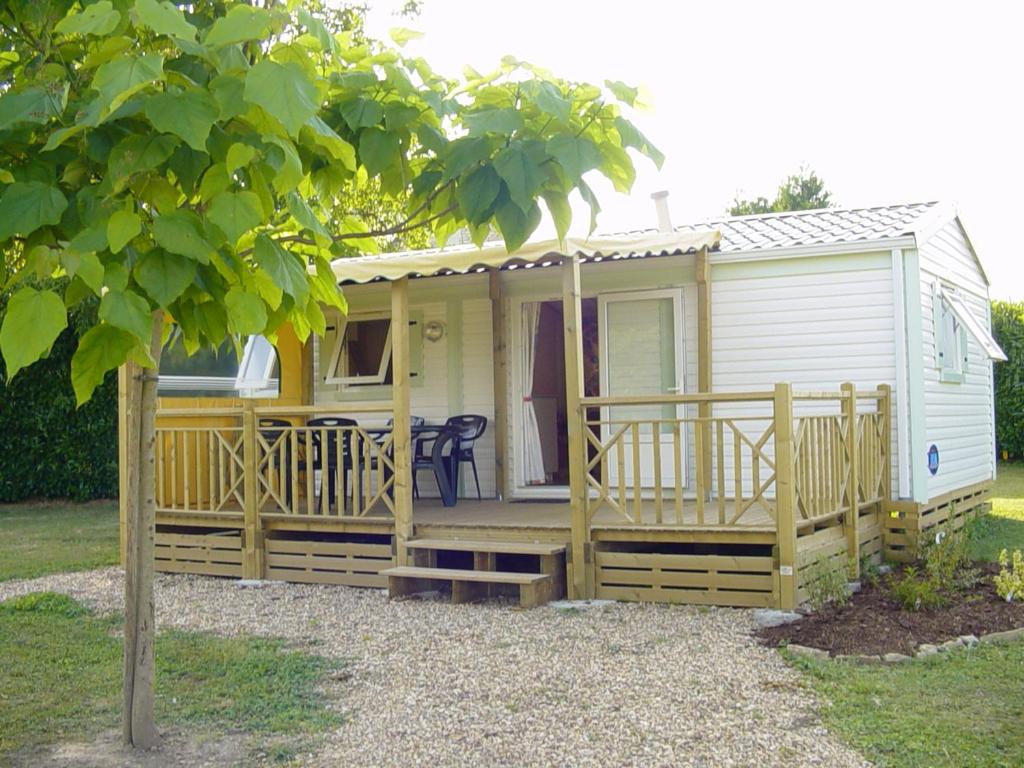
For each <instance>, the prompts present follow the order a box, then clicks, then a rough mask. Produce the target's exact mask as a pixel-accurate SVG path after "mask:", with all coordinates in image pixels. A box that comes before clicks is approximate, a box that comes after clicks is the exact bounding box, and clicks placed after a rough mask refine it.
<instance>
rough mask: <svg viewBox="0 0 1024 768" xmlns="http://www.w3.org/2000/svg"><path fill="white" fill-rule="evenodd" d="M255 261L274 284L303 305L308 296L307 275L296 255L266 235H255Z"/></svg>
mask: <svg viewBox="0 0 1024 768" xmlns="http://www.w3.org/2000/svg"><path fill="white" fill-rule="evenodd" d="M254 256H255V259H256V263H257V264H258V265H259V266H260V268H261V269H263V270H265V271H266V273H267V274H268V275H270V278H271V280H273V281H274V284H275V285H276V286H277V287H278V288H280V289H281V290H282V291H284V292H285V293H286V294H287V295H289V296H291V297H292V299H293V300H294V301H295V304H296V305H299V306H304V305H305V303H306V299H307V298H308V297H309V277H308V275H307V274H306V268H305V266H304V265H303V264H302V262H301V261H300V260H299V259H298V258H296V256H295V255H294V254H292V253H290V252H289V251H286V250H285V249H284V248H282V247H281V246H280V245H278V244H277V243H275V242H274V241H273V240H271V239H270V238H269V237H267V236H266V235H258V236H257V237H256V249H255V252H254Z"/></svg>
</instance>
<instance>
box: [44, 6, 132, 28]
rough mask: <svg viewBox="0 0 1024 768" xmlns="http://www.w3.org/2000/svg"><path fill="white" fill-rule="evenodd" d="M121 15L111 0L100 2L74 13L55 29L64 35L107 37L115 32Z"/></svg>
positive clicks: (60, 22)
mask: <svg viewBox="0 0 1024 768" xmlns="http://www.w3.org/2000/svg"><path fill="white" fill-rule="evenodd" d="M119 21H121V14H120V13H118V12H117V11H115V10H114V6H113V4H112V3H111V2H110V0H99V2H96V3H93V4H92V5H87V6H85V7H84V8H83V9H82V10H81V11H78V12H77V13H76V12H74V11H72V12H71V13H69V14H68V15H67V16H65V17H64V18H63V19H61V20H60V21H59V22H57V26H55V27H54V28H53V31H54V32H57V33H59V34H62V35H106V34H109V33H110V32H113V31H114V27H116V26H117V24H118V22H119Z"/></svg>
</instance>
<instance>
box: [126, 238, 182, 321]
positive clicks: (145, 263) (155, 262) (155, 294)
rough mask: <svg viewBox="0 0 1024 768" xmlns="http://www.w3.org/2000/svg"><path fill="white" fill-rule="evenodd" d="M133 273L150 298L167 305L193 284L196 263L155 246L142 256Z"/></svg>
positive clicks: (161, 304) (164, 305)
mask: <svg viewBox="0 0 1024 768" xmlns="http://www.w3.org/2000/svg"><path fill="white" fill-rule="evenodd" d="M133 274H134V275H135V282H137V283H138V284H139V285H140V286H142V290H144V291H145V292H146V293H147V295H148V296H149V298H151V299H152V300H153V301H155V302H156V303H157V305H159V306H161V307H167V306H168V305H169V304H170V303H171V302H172V301H174V300H175V299H176V298H178V297H179V296H181V294H182V293H184V292H185V289H186V288H188V287H189V286H190V285H191V284H192V281H193V280H194V279H195V276H196V263H195V262H194V261H192V260H191V259H187V258H184V257H182V256H177V255H175V254H171V253H167V252H166V251H164V250H161V249H159V248H154V249H153V250H152V251H150V252H149V253H147V254H146V255H145V256H143V257H142V260H141V261H140V262H139V263H138V264H137V265H136V266H135V271H134V273H133Z"/></svg>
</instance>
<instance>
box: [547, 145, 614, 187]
mask: <svg viewBox="0 0 1024 768" xmlns="http://www.w3.org/2000/svg"><path fill="white" fill-rule="evenodd" d="M546 149H547V151H548V154H550V155H551V156H552V157H554V158H555V160H557V161H558V164H559V165H560V166H562V170H563V171H565V175H566V176H568V177H569V179H570V180H571V181H573V182H575V181H576V180H577V179H579V178H580V177H581V176H582V175H583V174H584V173H586V172H587V171H589V170H592V169H594V168H597V167H598V166H599V165H600V164H601V153H600V152H598V151H597V147H596V146H595V145H594V142H592V141H591V140H590V139H586V138H582V137H576V136H570V135H568V134H564V133H563V134H559V135H558V136H554V137H553V138H551V139H550V140H549V141H548V143H547V146H546Z"/></svg>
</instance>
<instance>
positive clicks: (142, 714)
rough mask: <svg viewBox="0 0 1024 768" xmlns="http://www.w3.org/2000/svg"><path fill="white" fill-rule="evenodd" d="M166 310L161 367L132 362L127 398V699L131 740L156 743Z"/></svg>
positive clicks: (154, 343) (158, 332)
mask: <svg viewBox="0 0 1024 768" xmlns="http://www.w3.org/2000/svg"><path fill="white" fill-rule="evenodd" d="M162 330H163V312H162V311H158V312H155V313H154V314H153V337H152V340H151V342H150V354H151V355H152V357H153V360H154V361H156V364H157V367H156V368H153V369H147V368H143V367H141V366H140V365H138V364H137V363H134V362H132V361H129V362H128V363H126V366H127V373H128V375H127V377H126V378H127V385H128V393H127V398H126V403H125V411H126V421H127V430H126V435H125V438H126V440H125V442H126V445H125V470H124V471H125V472H126V474H127V484H126V485H127V496H128V499H127V503H126V505H125V509H126V518H127V519H126V539H127V541H126V549H125V574H124V582H125V583H124V702H123V710H122V726H123V731H124V742H125V744H127V745H129V746H133V747H138V748H140V749H151V748H152V747H155V746H156V744H157V742H158V740H159V735H158V734H157V730H156V723H155V721H154V719H153V699H154V693H153V684H154V680H155V674H154V663H153V662H154V660H153V640H154V637H155V634H156V633H155V626H154V616H153V548H154V539H155V535H156V496H155V492H156V488H155V486H156V483H155V481H154V480H155V473H154V457H155V451H154V447H155V442H156V392H157V372H158V370H159V365H160V352H161V350H162V347H163V344H162V338H161V336H162Z"/></svg>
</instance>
